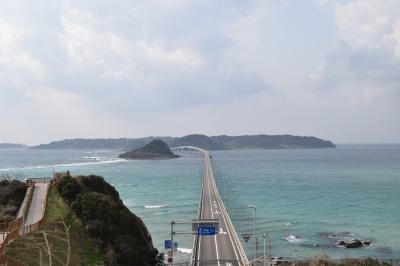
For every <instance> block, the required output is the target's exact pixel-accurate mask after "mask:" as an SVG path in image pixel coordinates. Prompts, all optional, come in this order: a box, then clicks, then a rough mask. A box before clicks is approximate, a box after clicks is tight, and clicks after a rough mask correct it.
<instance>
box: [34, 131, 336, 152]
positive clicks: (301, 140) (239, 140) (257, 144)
mask: <svg viewBox="0 0 400 266" xmlns="http://www.w3.org/2000/svg"><path fill="white" fill-rule="evenodd" d="M155 139H160V140H162V141H164V142H165V143H166V144H167V145H168V146H169V147H177V146H196V147H199V148H203V149H207V150H232V149H315V148H335V147H336V146H335V144H333V143H332V142H331V141H329V140H323V139H320V138H317V137H312V136H307V137H306V136H293V135H243V136H227V135H221V136H211V137H209V136H206V135H200V134H192V135H187V136H184V137H180V138H178V137H168V136H167V137H145V138H119V139H66V140H61V141H53V142H51V143H49V144H41V145H38V146H34V147H31V148H33V149H109V150H125V151H132V150H135V149H139V148H141V147H143V146H144V145H146V144H147V143H149V142H151V141H152V140H155Z"/></svg>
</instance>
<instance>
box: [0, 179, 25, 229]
mask: <svg viewBox="0 0 400 266" xmlns="http://www.w3.org/2000/svg"><path fill="white" fill-rule="evenodd" d="M25 193H26V185H25V183H23V182H21V181H19V180H8V179H3V180H1V181H0V222H1V223H4V222H10V221H12V220H14V218H15V216H16V215H17V212H18V209H19V207H20V205H21V204H22V201H23V200H24V197H25Z"/></svg>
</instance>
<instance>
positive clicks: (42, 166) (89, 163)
mask: <svg viewBox="0 0 400 266" xmlns="http://www.w3.org/2000/svg"><path fill="white" fill-rule="evenodd" d="M126 161H127V160H126V159H119V158H110V159H106V160H102V161H95V162H85V163H83V162H82V163H65V164H49V165H33V166H23V167H11V168H0V172H9V171H18V170H34V169H47V168H56V167H72V166H85V165H99V164H113V163H121V162H126Z"/></svg>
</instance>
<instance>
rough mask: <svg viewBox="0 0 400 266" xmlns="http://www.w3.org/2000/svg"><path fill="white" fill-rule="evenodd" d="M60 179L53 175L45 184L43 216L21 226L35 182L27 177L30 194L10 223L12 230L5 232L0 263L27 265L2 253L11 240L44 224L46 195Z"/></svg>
mask: <svg viewBox="0 0 400 266" xmlns="http://www.w3.org/2000/svg"><path fill="white" fill-rule="evenodd" d="M36 180H40V181H41V180H44V182H46V179H36ZM60 180H61V177H60V176H53V178H51V179H50V180H49V181H50V182H49V185H48V186H47V190H46V204H45V209H44V212H43V217H42V218H41V219H40V220H39V221H38V222H36V223H34V224H31V225H28V226H23V221H25V219H26V217H27V215H28V211H29V208H30V205H31V203H32V198H33V192H34V188H35V183H36V182H35V180H34V179H28V180H27V181H26V184H27V186H29V187H30V188H31V189H30V194H29V195H28V202H27V203H26V205H25V206H24V210H23V215H22V217H19V218H18V219H16V221H17V220H18V222H15V223H14V224H12V226H13V228H12V229H13V230H10V231H9V232H7V236H6V238H5V239H4V241H3V243H1V244H0V265H6V266H27V265H26V264H25V263H23V262H20V261H18V260H16V259H14V258H12V257H9V256H7V255H5V254H4V251H5V248H6V247H7V245H8V244H9V243H10V242H11V241H13V240H14V239H16V238H17V237H18V236H20V235H25V234H28V233H32V232H34V231H37V230H39V229H40V228H41V227H42V226H43V225H44V223H45V219H46V211H47V201H48V197H49V191H50V188H52V187H54V185H56V184H57V183H58V182H59V181H60ZM9 224H11V223H9ZM9 224H8V225H9ZM17 225H18V226H17ZM7 228H8V229H10V228H11V227H10V226H8V227H7Z"/></svg>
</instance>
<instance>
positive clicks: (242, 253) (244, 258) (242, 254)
mask: <svg viewBox="0 0 400 266" xmlns="http://www.w3.org/2000/svg"><path fill="white" fill-rule="evenodd" d="M211 175H212V177H213V178H212V182H213V185H214V187H215V188H216V193H215V194H216V196H217V199H218V201H219V203H220V206H222V208H221V209H222V214H223V215H224V216H225V219H226V220H227V221H228V226H229V227H230V228H229V230H230V232H231V233H232V235H233V240H234V241H235V244H236V247H237V248H238V251H239V255H240V259H241V261H242V262H243V263H244V265H246V266H247V265H250V262H249V260H248V258H247V256H246V253H245V251H244V249H243V246H242V243H241V242H240V240H239V237H238V236H237V233H236V230H235V227H234V226H233V223H232V221H231V219H230V217H229V215H228V211H227V210H226V208H225V204H224V202H223V201H222V199H221V196H220V195H219V192H218V189H217V185H216V183H215V179H214V174H213V172H212V169H211Z"/></svg>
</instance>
